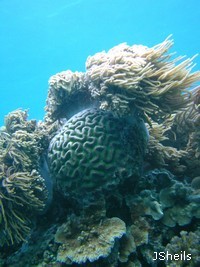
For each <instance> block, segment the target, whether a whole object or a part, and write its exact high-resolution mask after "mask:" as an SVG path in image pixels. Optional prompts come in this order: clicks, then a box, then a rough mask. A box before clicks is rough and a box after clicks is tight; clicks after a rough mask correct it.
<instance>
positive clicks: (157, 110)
mask: <svg viewBox="0 0 200 267" xmlns="http://www.w3.org/2000/svg"><path fill="white" fill-rule="evenodd" d="M172 45H173V41H172V40H169V39H166V40H165V41H164V42H163V43H161V44H158V45H156V46H154V47H152V48H148V47H146V46H142V45H133V46H128V45H127V44H120V45H118V46H116V47H114V48H112V49H110V50H109V51H108V52H107V53H106V52H101V53H97V54H96V55H94V56H92V57H88V59H87V62H86V68H87V73H86V75H87V79H88V82H89V89H90V91H91V94H92V95H93V96H94V97H96V98H98V97H99V96H101V98H105V99H106V98H107V96H106V94H108V93H110V92H112V94H115V93H119V92H120V94H121V95H126V94H127V95H128V96H129V97H132V98H135V100H134V106H135V107H137V108H139V109H140V110H142V111H145V112H146V113H147V114H148V115H150V116H151V117H154V118H156V119H158V118H159V117H162V116H165V115H166V113H171V112H172V111H174V110H177V109H179V108H181V107H184V106H185V105H187V103H188V102H190V97H191V96H190V93H189V92H187V91H185V90H186V88H188V87H190V86H191V85H192V84H193V83H194V82H196V81H198V80H199V79H200V72H195V73H191V69H192V67H193V63H192V60H193V59H194V58H191V59H186V60H184V61H183V57H179V58H175V59H173V60H171V61H170V58H171V55H169V54H166V53H167V52H168V50H169V48H171V46H172ZM131 105H133V104H131Z"/></svg>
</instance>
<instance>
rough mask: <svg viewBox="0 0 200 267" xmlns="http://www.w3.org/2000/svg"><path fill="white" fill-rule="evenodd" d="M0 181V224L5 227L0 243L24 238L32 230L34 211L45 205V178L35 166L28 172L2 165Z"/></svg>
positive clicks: (10, 242)
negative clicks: (4, 167) (0, 185)
mask: <svg viewBox="0 0 200 267" xmlns="http://www.w3.org/2000/svg"><path fill="white" fill-rule="evenodd" d="M0 181H1V183H2V189H1V190H0V207H1V220H0V227H1V228H2V229H4V231H3V232H2V235H1V238H0V246H3V245H4V244H5V243H7V244H12V245H13V244H14V243H18V242H21V241H25V239H26V237H27V236H28V234H29V233H30V230H31V224H32V222H31V218H32V215H33V213H34V212H39V211H42V210H43V209H44V207H45V201H46V198H47V192H46V190H45V185H44V180H43V178H42V177H41V176H40V175H39V174H38V172H37V171H36V170H33V171H32V172H31V173H28V172H13V170H12V168H9V169H8V170H7V171H6V172H5V169H1V171H0ZM26 213H28V214H29V216H27V215H26Z"/></svg>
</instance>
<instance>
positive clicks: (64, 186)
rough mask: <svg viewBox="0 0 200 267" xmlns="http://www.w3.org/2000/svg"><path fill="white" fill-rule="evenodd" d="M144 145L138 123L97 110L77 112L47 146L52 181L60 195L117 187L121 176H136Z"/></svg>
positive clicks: (143, 131)
mask: <svg viewBox="0 0 200 267" xmlns="http://www.w3.org/2000/svg"><path fill="white" fill-rule="evenodd" d="M129 136H131V138H132V139H131V140H129V141H128V138H129ZM145 138H146V140H145ZM136 140H137V142H136ZM145 141H147V133H146V131H145V128H142V126H141V125H140V123H135V125H134V124H131V123H128V122H127V121H126V120H123V121H122V120H120V119H117V118H115V117H114V116H113V115H112V113H110V112H105V111H102V110H98V109H88V110H86V111H83V112H80V113H78V114H76V115H75V116H73V117H72V118H71V119H70V120H68V121H67V122H66V124H65V125H64V126H63V128H61V130H60V131H59V132H58V133H57V134H56V136H55V137H54V138H53V140H52V141H51V143H50V149H49V153H48V157H49V166H50V169H51V173H52V178H53V179H54V181H56V185H57V186H58V187H59V189H60V190H61V191H63V192H72V191H76V192H78V191H79V190H80V189H81V190H83V189H87V190H90V189H94V188H97V187H101V186H104V185H109V184H110V185H111V184H118V183H119V182H120V179H121V178H122V176H123V174H125V173H126V175H127V176H130V175H132V174H133V173H135V174H138V172H139V169H140V166H141V163H142V157H143V153H144V148H145Z"/></svg>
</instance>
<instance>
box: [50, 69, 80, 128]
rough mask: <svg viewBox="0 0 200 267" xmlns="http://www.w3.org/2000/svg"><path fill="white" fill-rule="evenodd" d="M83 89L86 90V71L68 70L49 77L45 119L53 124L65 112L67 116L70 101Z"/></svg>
mask: <svg viewBox="0 0 200 267" xmlns="http://www.w3.org/2000/svg"><path fill="white" fill-rule="evenodd" d="M81 91H85V76H84V73H82V72H72V71H70V70H67V71H62V72H60V73H57V74H55V75H53V76H52V77H51V78H50V79H49V91H48V97H47V106H46V108H45V109H46V111H47V114H46V115H45V121H46V122H47V123H48V124H52V122H54V121H55V120H56V119H61V118H62V117H63V115H62V114H64V113H66V114H65V117H66V116H67V112H70V110H68V109H67V106H68V105H69V102H70V101H72V102H73V101H74V100H73V97H76V94H79V93H80V94H81ZM74 95H75V96H74ZM65 109H67V111H65Z"/></svg>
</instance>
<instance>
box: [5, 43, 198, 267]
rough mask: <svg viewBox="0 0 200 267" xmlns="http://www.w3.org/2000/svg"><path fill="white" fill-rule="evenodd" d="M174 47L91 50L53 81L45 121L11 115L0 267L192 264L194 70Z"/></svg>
mask: <svg viewBox="0 0 200 267" xmlns="http://www.w3.org/2000/svg"><path fill="white" fill-rule="evenodd" d="M172 45H173V41H172V40H170V39H169V38H167V39H166V40H165V41H164V42H162V43H160V44H158V45H156V46H154V47H151V48H149V47H146V46H142V45H133V46H129V45H127V44H120V45H118V46H115V47H114V48H112V49H110V50H109V51H108V52H105V51H103V52H101V53H97V54H95V55H93V56H90V57H88V59H87V61H86V71H85V72H72V71H70V70H66V71H63V72H60V73H57V74H55V75H53V76H52V77H51V78H50V79H49V91H48V96H47V105H46V108H45V109H46V114H45V118H44V122H38V123H37V122H36V121H35V120H28V119H27V116H28V113H27V111H23V110H16V111H13V112H11V113H9V114H8V115H7V116H6V118H5V126H4V127H2V128H1V130H0V230H1V233H0V246H1V250H0V265H2V266H4V265H5V266H11V267H24V266H33V267H34V266H35V267H36V266H37V267H41V266H42V267H47V266H55V267H56V266H73V267H78V266H83V267H94V266H95V267H102V266H105V267H116V266H118V267H131V266H157V265H159V264H160V263H158V262H155V261H154V260H153V257H154V252H155V251H167V250H169V251H172V252H176V253H179V252H180V251H179V250H180V249H182V250H187V251H188V253H190V252H191V253H193V255H194V257H193V259H192V263H191V264H193V263H194V264H197V265H196V266H198V264H199V256H198V250H199V247H198V244H197V242H196V235H197V236H198V237H199V229H198V225H199V220H200V213H199V201H200V189H199V188H200V187H199V173H200V169H199V168H200V164H199V163H200V131H199V129H200V127H199V126H200V87H196V88H194V89H192V86H193V84H194V83H196V82H198V81H200V72H199V71H197V72H192V68H193V66H194V64H193V59H194V57H193V58H189V59H184V58H183V57H177V58H176V57H174V56H173V55H171V54H169V53H168V51H169V49H170V48H171V46H172ZM48 193H49V195H48ZM47 203H50V204H49V206H48V205H47ZM41 212H43V213H41ZM40 215H41V216H40ZM21 244H22V246H21V247H20V245H21ZM180 244H182V246H181V245H180ZM10 247H11V249H10ZM7 248H8V249H7ZM13 252H14V253H13ZM179 263H180V262H177V266H183V265H181V263H180V264H179ZM184 264H185V263H184ZM163 266H174V265H173V263H172V262H165V263H164V262H163ZM191 266H192V265H191Z"/></svg>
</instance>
